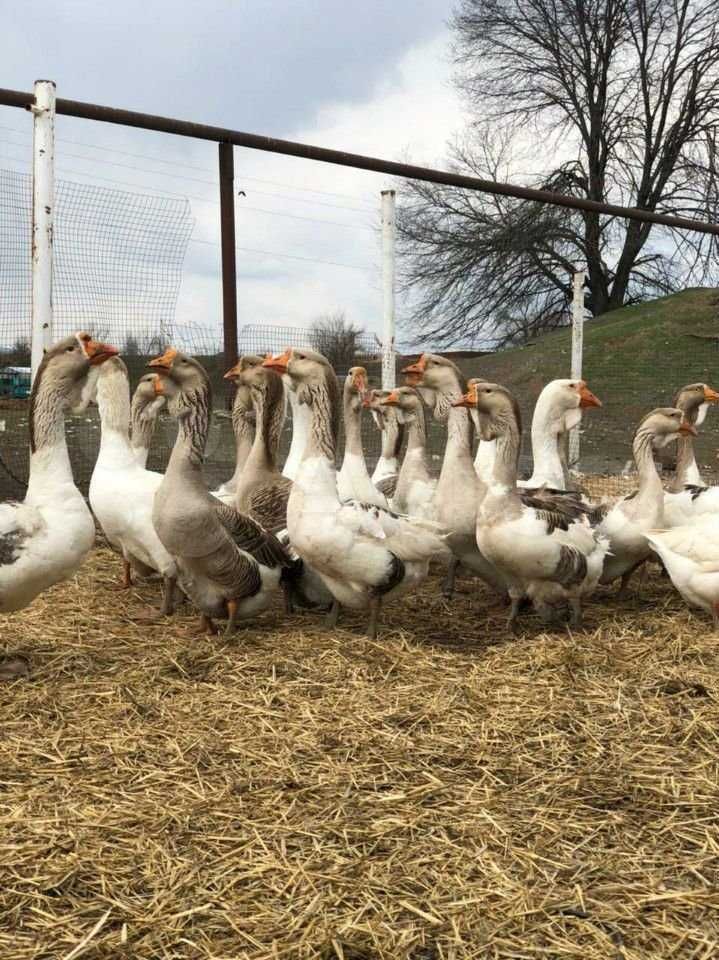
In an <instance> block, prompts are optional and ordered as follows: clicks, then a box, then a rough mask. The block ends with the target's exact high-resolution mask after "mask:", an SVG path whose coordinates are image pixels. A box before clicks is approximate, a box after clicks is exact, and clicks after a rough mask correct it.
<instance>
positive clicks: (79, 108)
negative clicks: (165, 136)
mask: <svg viewBox="0 0 719 960" xmlns="http://www.w3.org/2000/svg"><path fill="white" fill-rule="evenodd" d="M32 102H33V96H32V94H31V93H22V92H20V91H18V90H3V89H1V88H0V105H3V106H8V107H25V108H28V107H29V106H30V105H31V104H32ZM56 112H57V113H60V114H64V115H65V116H67V117H81V118H82V119H84V120H100V121H102V122H103V123H117V124H120V125H122V126H125V127H140V128H141V129H143V130H154V131H156V132H157V133H174V134H177V135H178V136H181V137H194V138H195V139H198V140H213V141H217V142H220V143H222V142H226V143H233V144H235V146H238V147H248V148H249V149H251V150H264V151H266V152H268V153H280V154H283V155H284V156H288V157H301V158H303V159H305V160H319V161H321V162H322V163H334V164H339V165H340V166H344V167H354V168H355V169H357V170H370V171H372V172H373V173H384V174H388V175H389V176H391V177H407V178H409V179H411V180H423V181H425V182H427V183H438V184H441V185H443V186H447V187H460V188H461V189H463V190H478V191H480V192H482V193H492V194H500V195H501V196H505V197H514V198H515V199H517V200H531V201H534V202H538V203H548V204H552V205H553V206H557V207H570V208H571V209H574V210H584V211H586V212H590V213H601V214H604V215H605V216H610V217H621V218H623V219H626V220H641V221H643V222H644V223H659V224H661V225H662V226H665V227H674V228H676V229H678V230H694V231H696V232H697V233H711V234H715V235H717V236H719V224H715V223H708V222H706V221H704V220H690V219H688V218H686V217H674V216H671V214H666V213H654V212H653V211H651V210H640V209H639V208H637V207H621V206H618V205H617V204H614V203H599V202H597V201H596V200H587V199H585V198H584V197H571V196H566V195H565V194H562V193H552V192H551V191H549V190H535V189H533V188H532V187H520V186H517V185H515V184H512V183H498V182H496V181H494V180H481V179H480V178H478V177H466V176H463V175H462V174H458V173H450V172H449V171H446V170H434V169H432V168H431V167H416V166H414V165H413V164H410V163H396V162H395V161H393V160H381V159H380V158H378V157H366V156H363V155H362V154H358V153H346V152H345V151H343V150H329V149H327V148H326V147H313V146H312V145H311V144H308V143H295V142H293V141H292V140H278V139H277V138H276V137H263V136H260V135H259V134H256V133H243V132H242V131H241V130H230V129H228V128H226V127H213V126H209V125H208V124H205V123H190V122H189V121H187V120H173V119H172V118H170V117H158V116H155V115H154V114H151V113H137V112H136V111H134V110H118V109H116V108H115V107H102V106H98V105H97V104H94V103H83V102H81V101H79V100H65V99H64V98H63V97H58V99H57V105H56Z"/></svg>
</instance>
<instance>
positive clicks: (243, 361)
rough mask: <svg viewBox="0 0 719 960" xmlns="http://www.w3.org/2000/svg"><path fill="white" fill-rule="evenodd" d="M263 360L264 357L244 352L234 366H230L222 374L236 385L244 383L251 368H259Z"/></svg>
mask: <svg viewBox="0 0 719 960" xmlns="http://www.w3.org/2000/svg"><path fill="white" fill-rule="evenodd" d="M263 360H264V357H260V356H259V355H258V354H255V353H246V354H244V355H243V356H241V357H240V359H239V360H238V361H237V363H236V364H234V366H232V367H230V369H229V370H228V371H227V373H226V374H225V375H224V379H225V380H231V381H232V382H233V383H234V384H235V385H236V386H238V387H239V386H241V385H242V384H246V383H247V379H246V377H247V376H249V374H250V373H251V372H252V371H253V370H256V369H257V368H261V367H262V361H263Z"/></svg>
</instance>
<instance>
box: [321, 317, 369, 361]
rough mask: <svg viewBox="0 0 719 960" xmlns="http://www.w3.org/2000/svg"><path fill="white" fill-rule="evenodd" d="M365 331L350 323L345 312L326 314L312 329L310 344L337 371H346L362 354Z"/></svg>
mask: <svg viewBox="0 0 719 960" xmlns="http://www.w3.org/2000/svg"><path fill="white" fill-rule="evenodd" d="M363 336H364V330H362V328H361V327H355V326H354V324H352V323H349V322H348V320H347V317H346V316H345V312H344V310H336V311H335V312H334V313H326V314H323V315H322V316H320V317H317V319H316V320H315V321H314V323H313V324H312V326H311V327H310V343H311V345H312V347H313V348H314V349H315V350H317V351H318V352H319V353H321V354H324V356H325V357H327V359H328V360H329V362H330V363H331V364H332V366H333V367H335V369H339V370H346V369H347V368H348V367H351V366H352V365H353V364H355V363H356V362H357V360H358V359H359V356H360V354H361V353H362V338H363Z"/></svg>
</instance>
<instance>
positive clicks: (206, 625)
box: [200, 613, 220, 634]
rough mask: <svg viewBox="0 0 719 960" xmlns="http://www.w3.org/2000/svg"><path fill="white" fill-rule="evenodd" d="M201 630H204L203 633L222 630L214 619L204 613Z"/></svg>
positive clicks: (201, 619)
mask: <svg viewBox="0 0 719 960" xmlns="http://www.w3.org/2000/svg"><path fill="white" fill-rule="evenodd" d="M200 630H201V631H202V633H212V634H216V633H219V632H220V631H219V630H218V629H217V627H216V626H215V624H214V623H213V622H212V620H211V619H210V618H209V617H207V616H205V614H204V613H203V614H202V615H201V616H200Z"/></svg>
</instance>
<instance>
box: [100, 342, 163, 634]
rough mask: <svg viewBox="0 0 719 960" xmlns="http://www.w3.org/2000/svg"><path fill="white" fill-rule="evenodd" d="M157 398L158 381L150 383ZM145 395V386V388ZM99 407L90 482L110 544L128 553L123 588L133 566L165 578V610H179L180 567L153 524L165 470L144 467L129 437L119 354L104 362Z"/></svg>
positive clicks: (127, 389) (127, 398) (128, 583)
mask: <svg viewBox="0 0 719 960" xmlns="http://www.w3.org/2000/svg"><path fill="white" fill-rule="evenodd" d="M150 382H151V385H152V390H153V394H155V396H158V394H157V392H156V391H157V388H158V384H159V381H158V379H157V377H154V378H153V379H152V380H151V381H150ZM144 392H145V393H146V390H145V391H144ZM97 403H98V406H99V408H100V421H101V428H102V432H101V437H100V452H99V454H98V457H97V461H96V463H95V469H94V470H93V472H92V478H91V480H90V494H89V499H90V506H91V507H92V512H93V513H94V514H95V517H96V518H97V521H98V523H99V524H100V526H101V527H102V529H103V532H104V534H105V536H106V537H107V539H108V540H109V541H110V543H111V544H112V545H113V546H114V547H116V548H117V549H118V550H120V552H121V553H122V556H123V570H124V578H123V584H122V585H123V587H125V588H129V587H131V586H132V568H133V567H134V568H135V569H136V570H138V571H139V572H140V573H141V574H143V575H146V574H147V573H151V572H153V571H155V572H157V573H159V574H160V575H161V576H162V578H163V586H164V595H163V603H162V611H161V612H162V613H163V614H165V615H168V614H171V613H172V612H173V609H174V592H175V579H176V577H177V566H176V564H175V561H174V559H173V557H171V556H170V554H169V553H168V552H167V550H166V549H165V548H164V547H163V545H162V543H161V542H160V538H159V537H158V536H157V533H156V532H155V528H154V526H153V523H152V507H153V502H154V499H155V494H156V492H157V490H158V488H159V486H160V484H161V483H162V474H161V473H154V472H152V471H150V470H146V469H145V468H144V467H143V466H141V465H140V463H139V462H138V458H137V453H136V450H135V449H133V447H132V444H131V443H130V437H129V421H130V379H129V376H128V373H127V367H126V366H125V364H124V363H123V362H122V360H121V359H120V358H119V357H113V358H111V359H110V360H108V361H107V362H106V363H104V364H103V365H102V367H101V368H100V375H99V377H98V380H97Z"/></svg>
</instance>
